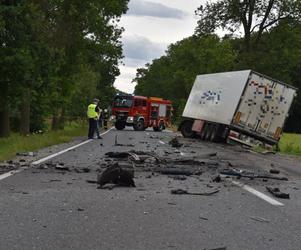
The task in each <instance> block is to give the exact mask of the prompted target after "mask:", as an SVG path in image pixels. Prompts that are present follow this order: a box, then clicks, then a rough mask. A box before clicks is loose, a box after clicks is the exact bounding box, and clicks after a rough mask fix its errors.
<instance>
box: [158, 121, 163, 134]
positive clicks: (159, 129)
mask: <svg viewBox="0 0 301 250" xmlns="http://www.w3.org/2000/svg"><path fill="white" fill-rule="evenodd" d="M163 129H164V123H163V122H160V123H159V127H158V128H157V131H158V132H162V130H163Z"/></svg>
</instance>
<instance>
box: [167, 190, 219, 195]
mask: <svg viewBox="0 0 301 250" xmlns="http://www.w3.org/2000/svg"><path fill="white" fill-rule="evenodd" d="M170 192H171V194H186V195H204V196H209V195H213V194H216V193H218V192H219V190H214V191H212V192H205V193H194V192H188V191H187V190H185V189H173V190H171V191H170Z"/></svg>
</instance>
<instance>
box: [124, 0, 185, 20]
mask: <svg viewBox="0 0 301 250" xmlns="http://www.w3.org/2000/svg"><path fill="white" fill-rule="evenodd" d="M127 15H132V16H151V17H160V18H175V19H183V18H185V17H186V16H187V15H188V13H186V12H184V11H182V10H179V9H176V8H172V7H168V6H166V5H164V4H161V3H154V2H149V1H143V0H131V1H130V3H129V10H128V13H127Z"/></svg>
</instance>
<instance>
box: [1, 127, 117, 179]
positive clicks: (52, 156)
mask: <svg viewBox="0 0 301 250" xmlns="http://www.w3.org/2000/svg"><path fill="white" fill-rule="evenodd" d="M112 129H113V128H110V129H109V130H107V131H106V132H104V133H102V134H100V135H104V134H106V133H108V132H109V131H111V130H112ZM91 141H93V140H92V139H89V140H86V141H84V142H81V143H79V144H77V145H74V146H72V147H70V148H66V149H64V150H62V151H60V152H57V153H55V154H52V155H49V156H46V157H44V158H42V159H40V160H37V161H34V162H32V163H31V164H32V165H38V164H40V163H42V162H45V161H48V160H49V159H52V158H54V157H56V156H58V155H61V154H64V153H66V152H68V151H70V150H72V149H75V148H78V147H80V146H82V145H85V144H87V143H89V142H91ZM23 170H24V168H20V169H18V170H12V171H9V172H7V173H5V174H1V175H0V180H3V179H5V178H7V177H10V176H12V175H14V174H17V173H20V172H21V171H23Z"/></svg>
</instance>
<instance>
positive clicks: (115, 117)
mask: <svg viewBox="0 0 301 250" xmlns="http://www.w3.org/2000/svg"><path fill="white" fill-rule="evenodd" d="M171 115H172V104H171V101H169V100H165V99H162V98H158V97H145V96H133V95H116V96H115V98H114V101H113V105H112V116H111V120H112V121H113V122H114V124H115V127H116V129H118V130H122V129H124V128H125V126H132V127H133V128H134V130H137V131H142V130H145V129H146V128H148V127H153V129H154V131H162V130H163V129H165V128H166V127H167V126H168V125H169V124H170V122H171Z"/></svg>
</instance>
